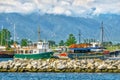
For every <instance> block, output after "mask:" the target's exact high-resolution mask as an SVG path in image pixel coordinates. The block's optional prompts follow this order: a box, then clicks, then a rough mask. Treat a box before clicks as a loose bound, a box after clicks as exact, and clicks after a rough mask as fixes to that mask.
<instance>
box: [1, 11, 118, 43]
mask: <svg viewBox="0 0 120 80" xmlns="http://www.w3.org/2000/svg"><path fill="white" fill-rule="evenodd" d="M119 21H120V15H115V14H101V15H97V16H92V17H71V16H65V15H53V14H38V13H31V14H18V13H0V27H1V29H2V26H3V28H7V29H9V30H10V32H11V33H12V36H13V34H14V33H13V32H14V25H15V33H16V36H17V37H16V39H17V40H18V41H19V40H20V39H22V38H27V39H30V40H32V41H36V40H37V38H38V27H40V38H41V39H45V40H54V41H56V42H59V41H60V40H66V39H67V38H68V36H69V34H71V33H72V34H74V36H75V37H76V39H77V41H78V37H79V36H78V34H79V31H80V34H81V40H82V41H83V40H84V39H96V40H100V31H101V26H102V25H101V23H102V22H103V27H104V40H106V41H112V42H119V41H120V24H119Z"/></svg>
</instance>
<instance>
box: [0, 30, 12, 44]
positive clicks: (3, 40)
mask: <svg viewBox="0 0 120 80" xmlns="http://www.w3.org/2000/svg"><path fill="white" fill-rule="evenodd" d="M10 38H11V33H10V31H9V30H8V29H2V30H1V31H0V45H2V46H9V45H10V44H9V42H10Z"/></svg>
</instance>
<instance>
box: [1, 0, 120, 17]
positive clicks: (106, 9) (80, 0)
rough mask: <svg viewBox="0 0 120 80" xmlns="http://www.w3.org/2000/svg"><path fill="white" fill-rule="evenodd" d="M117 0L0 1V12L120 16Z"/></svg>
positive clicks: (119, 3) (119, 2) (119, 4)
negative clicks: (108, 14) (109, 14)
mask: <svg viewBox="0 0 120 80" xmlns="http://www.w3.org/2000/svg"><path fill="white" fill-rule="evenodd" d="M119 6H120V1H119V0H25V1H24V0H0V12H1V13H2V12H4V13H12V12H17V13H25V14H27V13H31V12H35V11H40V13H48V14H64V15H68V16H88V15H99V14H107V13H112V14H120V8H119Z"/></svg>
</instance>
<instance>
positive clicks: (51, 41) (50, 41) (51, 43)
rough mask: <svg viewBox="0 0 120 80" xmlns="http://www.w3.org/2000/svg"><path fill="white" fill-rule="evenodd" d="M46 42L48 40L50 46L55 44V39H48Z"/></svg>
mask: <svg viewBox="0 0 120 80" xmlns="http://www.w3.org/2000/svg"><path fill="white" fill-rule="evenodd" d="M48 42H49V45H50V46H51V47H53V46H55V45H56V43H55V41H53V40H49V41H48Z"/></svg>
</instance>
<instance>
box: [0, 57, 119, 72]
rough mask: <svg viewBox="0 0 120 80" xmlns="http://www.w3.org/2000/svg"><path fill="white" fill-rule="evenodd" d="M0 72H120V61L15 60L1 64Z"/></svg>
mask: <svg viewBox="0 0 120 80" xmlns="http://www.w3.org/2000/svg"><path fill="white" fill-rule="evenodd" d="M0 72H115V73H117V72H120V60H97V59H87V60H86V59H84V60H77V59H74V60H70V59H68V60H60V59H46V60H45V59H39V60H33V59H14V60H9V61H2V62H0Z"/></svg>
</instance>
